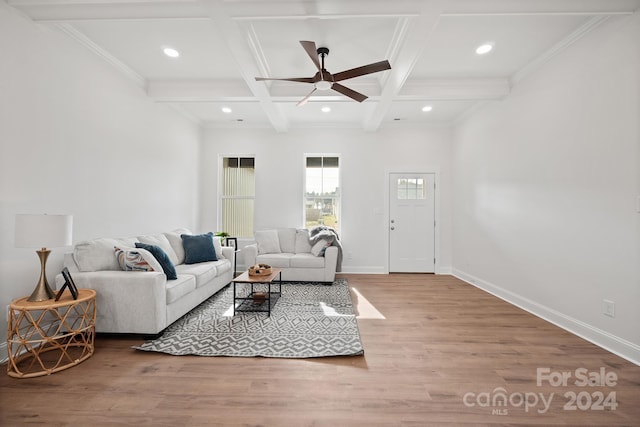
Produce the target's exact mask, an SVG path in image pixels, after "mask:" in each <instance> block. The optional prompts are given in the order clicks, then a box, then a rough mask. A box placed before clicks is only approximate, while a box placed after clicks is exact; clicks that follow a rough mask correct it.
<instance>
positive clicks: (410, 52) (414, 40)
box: [363, 0, 448, 132]
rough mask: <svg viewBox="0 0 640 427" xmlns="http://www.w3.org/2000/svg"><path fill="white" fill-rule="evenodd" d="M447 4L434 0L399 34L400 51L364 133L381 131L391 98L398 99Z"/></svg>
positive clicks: (445, 0) (444, 1) (366, 123)
mask: <svg viewBox="0 0 640 427" xmlns="http://www.w3.org/2000/svg"><path fill="white" fill-rule="evenodd" d="M447 1H448V0H436V1H432V2H429V3H427V4H425V6H424V7H423V9H422V10H421V11H420V15H419V16H418V17H416V18H411V19H410V20H409V21H410V22H409V24H408V25H407V27H406V29H405V30H403V31H402V36H401V37H400V39H401V40H400V39H399V40H398V43H397V45H398V46H400V48H399V51H398V53H397V55H395V60H394V62H393V63H392V64H391V67H392V68H391V70H389V71H387V73H388V76H387V78H386V80H385V82H384V86H383V88H382V94H381V96H380V102H378V104H377V105H376V108H375V109H374V111H373V113H372V114H370V115H369V116H368V117H367V118H366V119H365V122H364V123H363V127H364V129H365V130H366V131H370V132H371V131H375V130H377V129H378V127H380V124H381V123H382V120H383V119H384V117H385V115H386V114H387V112H388V111H389V109H390V108H391V104H392V102H393V98H394V97H395V96H396V95H398V93H399V92H400V90H401V89H402V86H403V85H404V84H405V82H406V81H407V78H408V77H409V74H411V71H413V67H415V65H416V62H417V61H418V58H419V57H420V55H421V54H422V51H423V49H424V46H425V44H426V43H425V41H426V40H427V39H428V38H429V35H430V34H431V32H432V31H433V29H434V28H435V27H436V25H437V23H438V20H439V19H440V15H441V14H442V11H443V9H444V7H445V6H446V3H447Z"/></svg>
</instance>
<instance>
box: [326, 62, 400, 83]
mask: <svg viewBox="0 0 640 427" xmlns="http://www.w3.org/2000/svg"><path fill="white" fill-rule="evenodd" d="M390 69H391V64H389V61H387V60H384V61H380V62H374V63H373V64H369V65H363V66H362V67H357V68H352V69H350V70H346V71H341V72H339V73H336V74H334V75H333V81H334V82H339V81H342V80H347V79H352V78H354V77H359V76H364V75H365V74H372V73H377V72H379V71H384V70H390Z"/></svg>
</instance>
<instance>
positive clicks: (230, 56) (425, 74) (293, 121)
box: [0, 0, 640, 132]
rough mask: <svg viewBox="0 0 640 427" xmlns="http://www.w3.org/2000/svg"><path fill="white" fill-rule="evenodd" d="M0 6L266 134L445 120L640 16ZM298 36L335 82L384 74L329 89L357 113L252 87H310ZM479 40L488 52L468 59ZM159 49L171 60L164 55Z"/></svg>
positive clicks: (156, 92)
mask: <svg viewBox="0 0 640 427" xmlns="http://www.w3.org/2000/svg"><path fill="white" fill-rule="evenodd" d="M0 1H1V0H0ZM4 1H5V2H6V3H7V4H8V5H9V6H11V7H13V8H15V9H17V10H18V11H20V12H21V13H22V14H24V15H26V16H27V17H28V18H29V19H31V20H33V21H34V22H37V23H39V24H42V25H46V26H50V27H52V28H54V29H55V30H56V31H61V32H63V33H65V34H66V35H67V36H68V37H70V38H72V39H74V40H75V41H77V42H78V43H81V44H82V45H83V46H84V47H86V48H87V49H89V50H91V51H92V52H93V53H95V54H96V55H99V56H100V57H101V58H102V59H103V60H104V61H106V62H107V63H108V64H110V66H113V67H115V68H116V69H118V70H119V71H120V72H121V73H122V75H123V77H124V78H128V79H130V80H132V81H133V82H134V83H135V84H137V85H139V86H140V88H141V90H143V91H144V92H145V94H146V96H148V97H150V98H151V99H153V100H154V101H155V102H159V103H167V104H171V105H172V106H174V107H175V108H176V109H177V110H178V111H180V112H181V113H182V114H185V115H186V116H188V117H189V118H191V119H193V120H194V121H196V122H198V123H200V124H201V125H203V126H207V127H233V128H242V127H269V128H273V129H275V130H276V131H278V132H286V131H287V130H289V129H291V128H302V127H358V128H362V129H364V130H367V131H375V130H377V129H378V128H380V127H381V126H397V125H399V124H411V125H422V124H449V123H452V122H455V120H458V119H459V118H461V117H464V115H465V114H467V113H468V112H470V111H473V109H474V108H476V107H477V106H478V105H481V104H482V103H484V102H487V101H496V100H500V99H502V98H504V97H505V96H507V95H508V94H509V92H510V90H511V88H512V87H513V86H514V85H516V84H518V82H519V81H520V80H522V79H523V78H525V77H526V76H527V75H528V74H530V73H531V72H534V71H535V70H536V69H537V68H538V67H539V66H540V65H541V64H543V63H544V62H545V61H547V60H548V59H550V58H551V57H553V56H554V55H556V54H558V53H559V52H561V51H562V50H563V49H564V48H565V47H566V46H568V45H570V44H571V43H572V42H574V41H576V40H577V39H579V38H580V37H582V36H584V35H585V34H587V33H589V32H590V31H593V30H594V29H596V28H597V27H598V26H599V25H601V24H602V23H603V22H605V21H607V20H608V19H612V18H613V19H616V18H617V17H619V16H623V15H628V14H631V13H633V12H634V11H635V10H637V9H638V7H640V0H111V1H108V0H4ZM300 40H311V41H315V42H316V44H317V46H318V47H320V46H324V47H327V48H329V49H330V53H329V55H328V56H327V58H326V59H325V66H326V68H327V70H328V71H330V72H331V73H334V74H335V73H337V72H339V71H343V70H347V69H351V68H354V67H358V66H361V65H365V64H370V63H373V62H378V61H381V60H384V59H388V60H389V62H390V63H391V67H392V69H391V70H388V71H382V72H378V73H375V74H369V75H366V76H362V77H356V78H353V79H349V80H345V81H343V82H341V83H342V84H344V85H345V86H347V87H349V88H351V89H353V90H356V91H358V92H361V93H363V94H365V95H367V96H368V97H369V98H368V99H366V100H365V101H364V102H362V103H358V102H355V101H353V100H352V99H350V98H347V97H345V96H343V95H341V94H339V93H337V92H334V91H332V90H328V91H316V92H314V95H313V96H312V97H311V98H310V101H309V102H308V103H307V104H306V105H304V106H297V105H296V104H297V103H298V101H300V100H301V99H302V98H304V97H305V96H306V95H307V94H308V93H309V92H310V91H311V90H312V89H313V85H312V84H308V83H297V82H281V81H267V82H264V81H256V80H255V77H256V76H260V77H312V76H313V75H314V74H315V72H316V71H317V70H316V67H315V66H314V64H313V62H312V61H311V59H310V58H309V56H308V55H307V54H306V52H305V50H304V49H303V48H302V46H301V45H300V43H299V41H300ZM483 43H489V44H491V45H492V46H493V50H492V51H491V52H490V53H488V54H486V55H478V54H476V52H475V50H476V48H477V47H478V46H479V45H481V44H483ZM165 47H171V48H174V49H176V50H177V51H178V52H179V54H180V56H179V57H177V58H170V57H168V56H166V55H165V54H164V53H163V48H165ZM425 106H431V111H427V112H424V111H422V109H423V107H425ZM223 107H227V108H228V109H230V110H231V112H226V113H225V112H223ZM322 107H329V108H330V109H331V111H329V112H322V111H321V108H322Z"/></svg>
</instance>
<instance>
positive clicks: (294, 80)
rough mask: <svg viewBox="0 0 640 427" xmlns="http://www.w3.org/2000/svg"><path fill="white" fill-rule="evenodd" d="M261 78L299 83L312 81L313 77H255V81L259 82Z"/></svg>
mask: <svg viewBox="0 0 640 427" xmlns="http://www.w3.org/2000/svg"><path fill="white" fill-rule="evenodd" d="M263 80H282V81H285V82H300V83H314V81H313V77H291V78H287V79H275V78H270V77H256V81H257V82H261V81H263Z"/></svg>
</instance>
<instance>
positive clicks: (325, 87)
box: [315, 80, 333, 90]
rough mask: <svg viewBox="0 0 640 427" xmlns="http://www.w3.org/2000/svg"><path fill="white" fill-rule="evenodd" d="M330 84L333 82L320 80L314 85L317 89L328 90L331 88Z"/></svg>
mask: <svg viewBox="0 0 640 427" xmlns="http://www.w3.org/2000/svg"><path fill="white" fill-rule="evenodd" d="M331 86H333V83H331V82H328V81H326V80H320V81H319V82H316V83H315V87H316V89H318V90H329V89H331Z"/></svg>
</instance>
